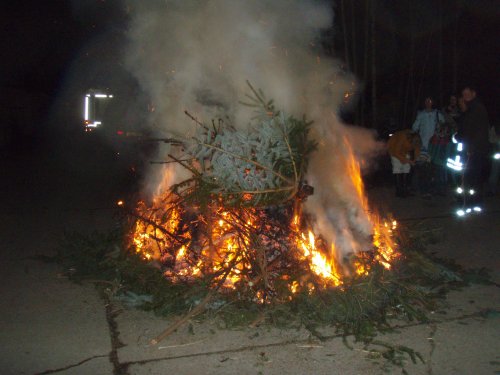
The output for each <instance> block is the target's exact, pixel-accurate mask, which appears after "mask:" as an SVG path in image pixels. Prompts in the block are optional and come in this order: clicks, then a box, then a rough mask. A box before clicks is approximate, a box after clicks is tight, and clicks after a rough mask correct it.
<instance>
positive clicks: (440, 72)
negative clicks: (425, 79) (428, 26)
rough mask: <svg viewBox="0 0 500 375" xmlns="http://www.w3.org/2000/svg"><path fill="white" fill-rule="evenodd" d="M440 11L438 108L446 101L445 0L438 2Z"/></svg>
mask: <svg viewBox="0 0 500 375" xmlns="http://www.w3.org/2000/svg"><path fill="white" fill-rule="evenodd" d="M438 12H439V47H438V52H439V56H438V63H439V67H438V74H439V78H438V80H439V94H438V95H439V106H440V107H437V108H442V107H444V105H445V103H444V102H443V95H444V93H443V0H439V2H438Z"/></svg>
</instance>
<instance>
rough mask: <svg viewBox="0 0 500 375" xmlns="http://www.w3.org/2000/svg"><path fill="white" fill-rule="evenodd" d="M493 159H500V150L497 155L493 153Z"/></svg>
mask: <svg viewBox="0 0 500 375" xmlns="http://www.w3.org/2000/svg"><path fill="white" fill-rule="evenodd" d="M493 159H496V160H498V159H500V152H497V153H496V154H495V155H493Z"/></svg>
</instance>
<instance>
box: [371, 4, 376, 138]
mask: <svg viewBox="0 0 500 375" xmlns="http://www.w3.org/2000/svg"><path fill="white" fill-rule="evenodd" d="M370 2H371V7H370V14H371V33H372V35H371V47H372V61H371V64H372V127H373V128H375V129H376V128H377V64H376V61H377V47H376V41H377V38H376V35H375V28H376V23H375V15H376V9H375V8H376V6H377V2H376V0H371V1H370Z"/></svg>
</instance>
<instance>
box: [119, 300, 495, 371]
mask: <svg viewBox="0 0 500 375" xmlns="http://www.w3.org/2000/svg"><path fill="white" fill-rule="evenodd" d="M491 311H497V310H494V309H483V310H480V311H477V312H475V313H471V314H465V315H461V316H457V317H453V318H449V319H442V320H428V321H425V322H417V323H412V324H405V325H395V326H393V327H391V328H392V329H402V328H410V327H417V326H422V325H427V324H432V325H436V329H437V324H441V323H451V322H457V321H461V320H466V319H471V318H479V317H482V318H485V317H486V315H487V314H488V313H489V312H491ZM342 336H343V335H342V334H336V335H328V336H323V337H322V340H321V341H329V340H333V339H336V338H340V337H342ZM310 341H311V340H310V339H300V340H297V339H295V340H287V341H282V342H276V343H270V344H262V345H248V346H242V347H240V348H236V349H225V350H215V351H211V352H202V353H192V354H182V355H177V356H170V357H162V358H152V359H142V360H137V361H128V362H123V363H121V364H120V369H121V370H122V371H125V372H124V373H119V374H120V375H125V374H128V373H127V371H128V369H129V367H130V366H132V365H145V364H148V363H154V362H162V361H170V360H175V359H183V358H195V357H203V356H211V355H218V354H229V353H240V352H244V351H248V350H255V349H264V348H272V347H277V346H287V345H292V344H302V343H308V342H310ZM433 351H434V348H433V347H432V346H431V354H432V353H433Z"/></svg>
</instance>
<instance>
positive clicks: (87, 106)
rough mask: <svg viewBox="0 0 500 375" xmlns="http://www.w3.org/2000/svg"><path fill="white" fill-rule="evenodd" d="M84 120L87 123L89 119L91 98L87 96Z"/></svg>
mask: <svg viewBox="0 0 500 375" xmlns="http://www.w3.org/2000/svg"><path fill="white" fill-rule="evenodd" d="M84 112H85V114H84V119H85V121H87V120H88V119H89V96H88V95H87V96H85V110H84Z"/></svg>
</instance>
